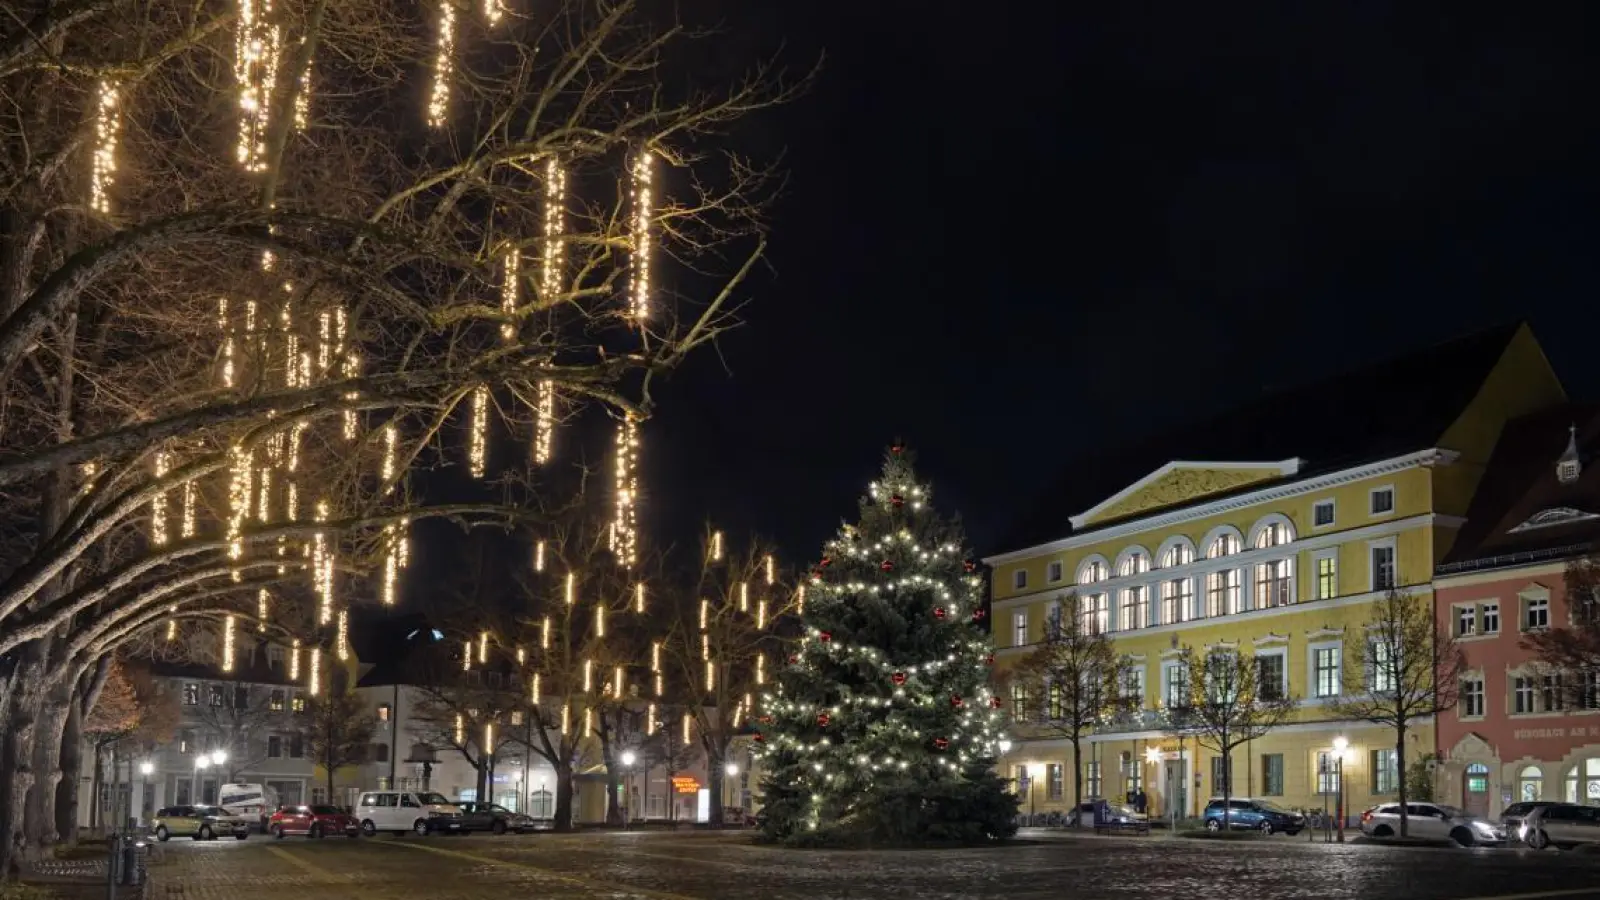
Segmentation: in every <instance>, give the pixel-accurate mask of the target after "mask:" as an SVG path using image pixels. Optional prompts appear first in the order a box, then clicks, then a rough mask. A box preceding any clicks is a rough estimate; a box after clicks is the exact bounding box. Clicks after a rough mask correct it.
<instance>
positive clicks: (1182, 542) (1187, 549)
mask: <svg viewBox="0 0 1600 900" xmlns="http://www.w3.org/2000/svg"><path fill="white" fill-rule="evenodd" d="M1192 562H1194V545H1193V544H1191V543H1189V539H1188V538H1179V539H1178V540H1176V541H1174V542H1173V543H1172V545H1171V546H1170V547H1167V548H1166V549H1165V550H1163V551H1161V568H1163V569H1170V568H1172V567H1173V566H1186V565H1188V564H1189V563H1192Z"/></svg>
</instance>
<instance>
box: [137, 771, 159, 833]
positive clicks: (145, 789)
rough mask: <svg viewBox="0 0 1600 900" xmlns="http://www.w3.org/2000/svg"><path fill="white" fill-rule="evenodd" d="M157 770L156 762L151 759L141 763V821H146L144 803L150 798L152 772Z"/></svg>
mask: <svg viewBox="0 0 1600 900" xmlns="http://www.w3.org/2000/svg"><path fill="white" fill-rule="evenodd" d="M155 770H156V764H155V763H153V762H151V761H150V760H148V759H147V760H145V761H144V762H142V763H139V778H140V781H141V782H142V783H141V784H140V786H139V821H140V822H141V823H142V822H144V805H145V803H146V802H147V801H149V800H150V773H152V772H154V771H155Z"/></svg>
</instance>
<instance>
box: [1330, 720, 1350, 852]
mask: <svg viewBox="0 0 1600 900" xmlns="http://www.w3.org/2000/svg"><path fill="white" fill-rule="evenodd" d="M1348 749H1350V739H1349V738H1347V737H1345V736H1344V735H1342V734H1341V735H1339V736H1338V737H1335V738H1334V739H1333V755H1334V760H1333V765H1334V769H1333V771H1334V773H1335V774H1334V777H1335V778H1337V779H1338V782H1339V784H1338V787H1339V800H1338V802H1337V803H1336V804H1335V806H1334V809H1335V811H1336V814H1337V816H1338V820H1337V821H1338V823H1339V843H1341V844H1342V843H1344V752H1345V751H1346V750H1348Z"/></svg>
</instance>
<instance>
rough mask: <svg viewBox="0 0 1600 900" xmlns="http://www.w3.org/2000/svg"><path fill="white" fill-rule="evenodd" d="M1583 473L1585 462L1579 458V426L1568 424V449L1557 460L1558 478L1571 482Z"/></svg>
mask: <svg viewBox="0 0 1600 900" xmlns="http://www.w3.org/2000/svg"><path fill="white" fill-rule="evenodd" d="M1582 474H1583V464H1582V463H1581V462H1580V461H1579V460H1578V426H1576V425H1569V426H1567V449H1565V450H1563V451H1561V458H1560V459H1557V460H1556V480H1557V481H1559V482H1561V483H1562V484H1571V483H1573V482H1574V481H1577V480H1578V476H1579V475H1582Z"/></svg>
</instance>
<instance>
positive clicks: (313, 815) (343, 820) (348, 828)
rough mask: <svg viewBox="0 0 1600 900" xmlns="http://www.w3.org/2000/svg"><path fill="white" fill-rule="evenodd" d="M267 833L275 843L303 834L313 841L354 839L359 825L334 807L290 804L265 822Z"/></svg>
mask: <svg viewBox="0 0 1600 900" xmlns="http://www.w3.org/2000/svg"><path fill="white" fill-rule="evenodd" d="M267 832H268V833H269V834H271V835H272V836H273V837H275V838H278V839H279V840H282V839H283V838H284V836H286V835H290V834H303V835H306V836H307V837H314V838H320V837H327V836H328V835H330V834H343V835H345V836H346V837H358V836H360V834H361V824H360V823H359V822H357V821H356V820H355V817H353V816H351V815H350V814H349V813H347V812H345V811H344V810H343V809H342V808H340V807H337V806H306V805H304V804H290V805H287V806H280V807H278V811H277V812H275V813H273V814H272V818H271V819H268V820H267Z"/></svg>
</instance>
